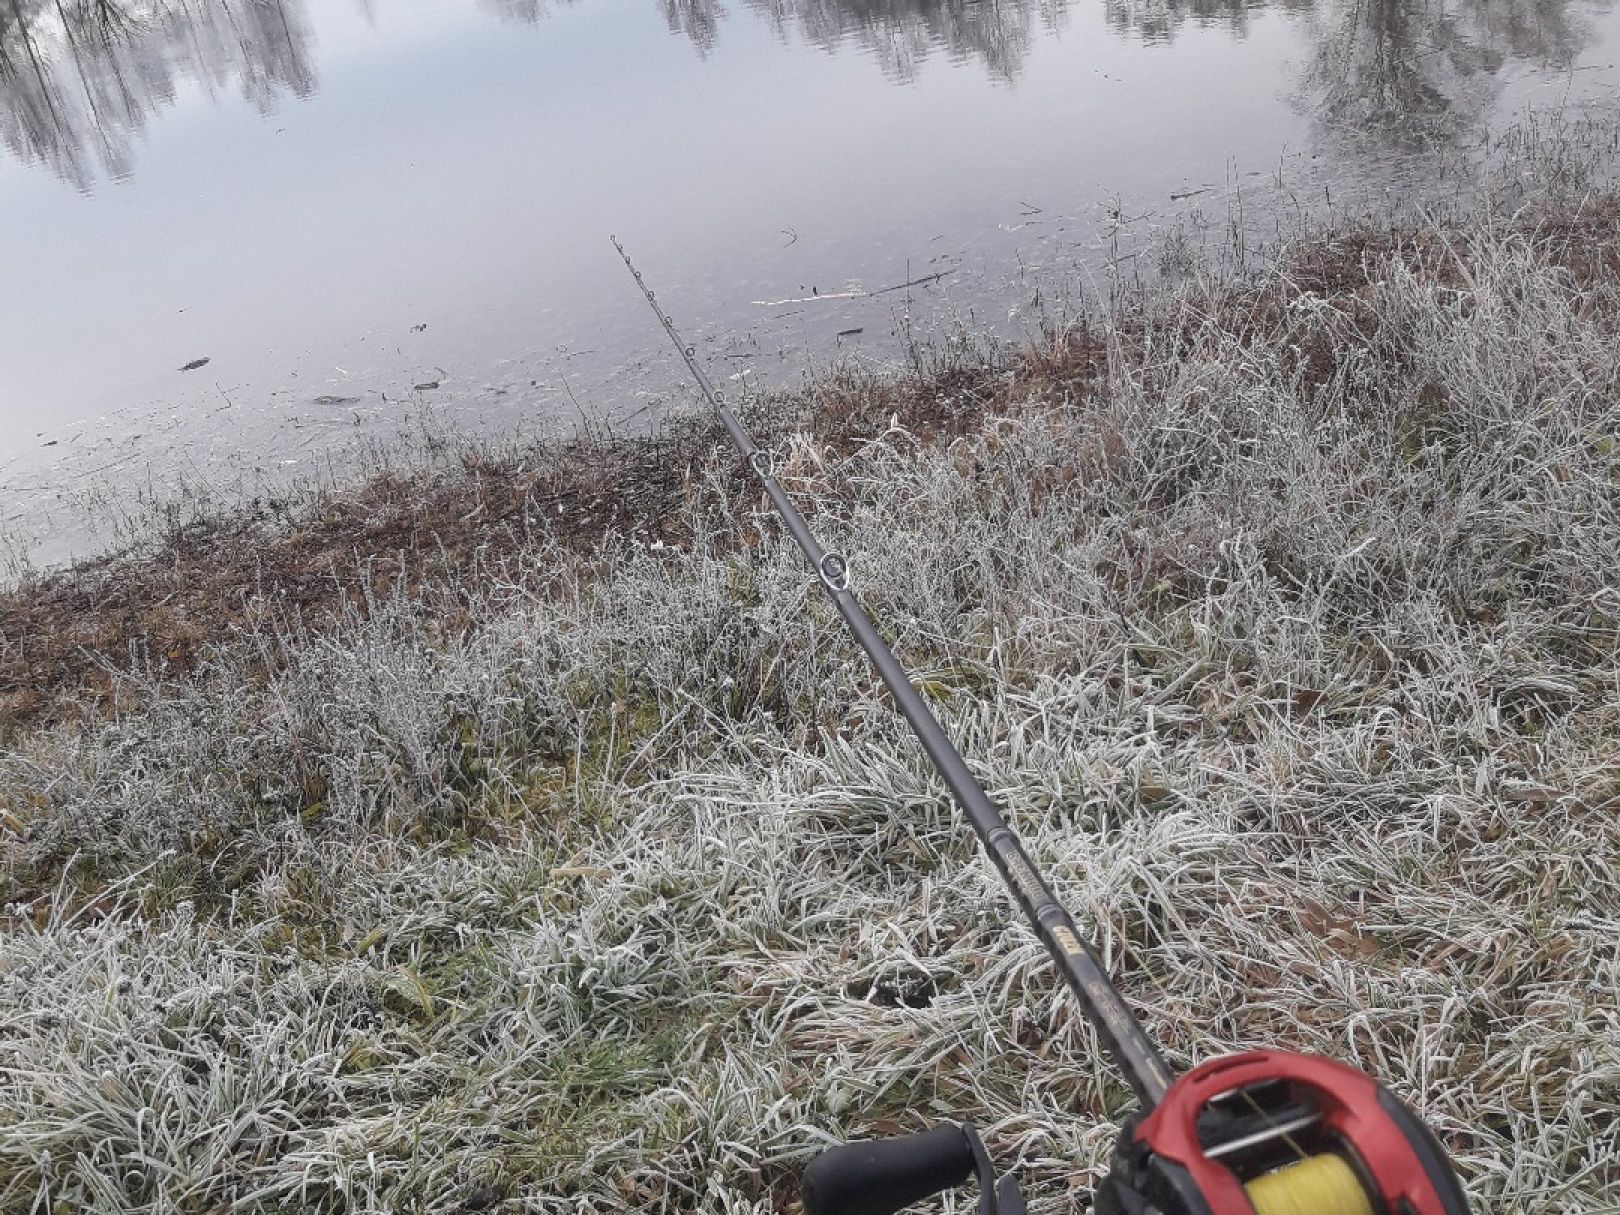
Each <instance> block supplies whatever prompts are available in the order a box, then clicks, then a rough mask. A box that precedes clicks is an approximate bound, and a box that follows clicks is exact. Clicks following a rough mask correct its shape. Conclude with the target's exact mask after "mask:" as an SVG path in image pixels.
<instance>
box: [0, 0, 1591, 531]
mask: <svg viewBox="0 0 1620 1215" xmlns="http://www.w3.org/2000/svg"><path fill="white" fill-rule="evenodd" d="M1617 59H1620V21H1617V18H1616V10H1615V8H1614V7H1613V5H1612V4H1611V3H1597V2H1588V0H1535V2H1524V0H1446V2H1445V3H1441V2H1439V0H1282V2H1281V3H1276V4H1259V3H1241V2H1234V3H1220V2H1210V0H1201V2H1198V3H1190V4H1189V3H1177V2H1172V0H1143V2H1141V3H1118V2H1115V0H1001V2H1000V3H981V2H976V0H950V2H944V3H940V2H935V0H729V2H728V3H726V4H724V5H721V4H716V3H710V2H708V0H575V2H572V3H569V2H565V0H558V2H553V3H546V2H545V0H0V274H3V275H4V279H3V281H0V422H3V427H0V529H3V530H5V531H8V532H10V533H11V535H12V537H13V540H12V543H13V545H14V546H20V547H22V548H26V549H31V550H32V551H33V552H34V553H36V555H38V556H39V557H41V558H44V559H53V558H59V557H61V556H63V555H65V554H67V553H69V552H71V551H76V550H77V551H83V550H84V549H85V548H86V547H88V546H91V545H93V544H94V543H95V536H94V534H93V533H92V532H90V531H87V530H86V529H85V524H84V521H83V518H82V509H81V508H82V507H83V506H84V503H85V502H86V500H87V499H96V498H98V497H100V496H102V495H107V496H117V495H118V494H119V493H124V492H127V491H128V489H129V487H131V486H142V487H149V488H150V489H152V490H153V491H155V492H157V493H159V494H161V493H163V492H166V490H167V489H168V488H169V487H171V486H172V485H173V484H174V483H175V482H176V481H177V480H178V479H180V478H185V479H187V480H189V481H190V482H192V483H203V484H215V485H226V484H241V483H249V484H251V483H253V482H254V481H255V480H258V479H263V480H267V481H270V482H274V481H275V479H276V478H277V477H285V476H287V475H294V476H296V475H299V474H310V473H312V472H314V470H316V469H317V468H320V467H324V466H325V464H326V463H327V462H333V461H335V462H337V463H341V461H342V459H343V458H345V457H344V456H343V455H342V454H341V453H352V451H353V450H354V447H355V444H356V441H357V440H358V441H363V440H364V439H366V438H368V437H383V436H387V435H391V434H396V433H397V432H398V430H399V428H400V427H402V426H406V427H409V426H411V425H419V424H422V418H423V416H424V414H425V413H433V411H438V412H439V414H442V416H444V417H448V418H450V419H451V420H453V421H454V422H455V423H457V424H458V425H461V426H465V427H469V428H472V429H479V428H485V429H490V430H493V431H504V430H506V429H509V428H511V427H512V426H514V425H517V424H526V425H528V426H529V427H530V428H536V427H544V426H546V425H557V424H561V423H564V422H567V423H571V422H572V421H573V420H575V419H577V418H579V417H581V416H583V417H587V418H593V419H602V418H606V419H609V420H611V421H613V422H614V423H615V424H616V425H620V426H626V427H630V426H637V425H643V424H645V420H646V419H647V418H649V417H652V416H655V415H656V413H657V412H658V411H659V410H660V409H662V408H663V407H664V406H665V404H666V403H667V400H668V398H669V396H670V394H672V393H675V394H678V393H679V392H680V391H683V390H682V389H680V388H679V384H680V381H679V379H678V377H677V375H676V374H675V371H674V369H673V368H672V367H671V366H670V365H669V362H668V360H667V359H666V357H665V355H664V352H663V350H662V348H661V345H660V343H661V342H662V340H663V339H662V335H661V334H660V333H659V332H658V331H657V330H656V328H654V327H653V325H652V323H651V318H650V317H649V316H648V315H647V314H646V312H645V309H644V306H643V305H642V304H641V303H640V301H639V299H638V298H637V297H636V295H635V294H634V292H633V290H632V289H631V286H630V284H629V282H628V280H627V278H626V277H625V275H624V272H623V270H622V268H620V267H619V266H618V265H617V263H616V260H615V258H614V255H613V251H612V249H611V247H610V246H609V244H608V241H607V236H608V233H610V232H614V233H617V234H618V235H619V237H620V238H621V239H623V240H624V241H625V242H626V243H627V245H628V246H629V247H630V249H631V251H632V253H633V254H635V255H636V256H637V257H638V258H639V260H640V262H641V263H642V265H643V269H644V270H645V271H646V272H647V274H648V275H649V277H650V278H651V279H652V281H653V282H654V283H655V284H656V286H657V287H658V289H659V292H660V298H661V299H662V300H664V301H665V302H666V303H668V304H669V306H670V307H671V309H672V311H673V312H674V314H675V317H676V320H677V322H678V323H685V324H686V325H687V326H688V327H689V329H690V331H691V333H690V335H691V336H692V337H694V338H696V339H697V340H698V341H699V342H700V343H701V344H702V345H703V346H704V349H705V351H706V353H707V355H708V357H710V358H711V359H712V360H713V361H714V363H715V365H716V366H717V367H719V368H722V369H724V370H725V371H727V372H728V373H730V374H736V375H744V374H748V375H753V376H757V377H759V378H760V379H762V380H766V381H777V382H780V381H782V380H784V379H789V378H791V377H793V376H796V375H798V374H801V373H802V372H803V371H805V370H806V369H808V368H812V367H814V366H817V365H820V364H823V363H825V362H826V361H827V360H829V359H832V358H836V357H846V358H851V357H852V358H856V359H867V360H871V361H872V362H873V363H874V364H875V365H884V364H885V363H887V362H888V361H890V360H892V359H894V358H895V356H896V352H897V348H898V341H897V338H896V331H897V330H900V329H903V327H904V324H905V321H906V318H907V317H908V316H911V317H914V318H915V320H916V322H917V323H918V324H920V325H923V326H924V327H925V328H927V327H933V328H937V327H938V326H939V325H941V324H948V323H950V322H952V321H957V320H960V321H964V322H966V323H969V324H971V325H973V326H975V327H977V328H984V327H992V328H995V329H998V330H1000V331H1002V332H1006V333H1011V334H1016V333H1018V332H1020V331H1023V330H1025V329H1031V328H1033V327H1034V326H1035V325H1036V324H1038V320H1039V316H1040V314H1041V310H1042V309H1043V307H1046V306H1049V305H1050V303H1051V295H1050V292H1051V290H1052V284H1053V283H1054V282H1059V281H1063V280H1064V279H1065V277H1066V278H1067V281H1069V282H1071V283H1072V282H1082V283H1084V282H1086V281H1088V279H1087V276H1088V275H1089V276H1090V279H1091V281H1093V282H1095V283H1096V284H1097V289H1098V290H1106V273H1105V272H1104V270H1103V269H1102V267H1104V266H1105V265H1106V264H1108V262H1109V261H1110V258H1111V257H1117V256H1118V255H1119V254H1120V253H1121V252H1122V251H1124V252H1128V251H1129V250H1131V249H1134V248H1137V247H1138V246H1139V245H1140V243H1141V241H1142V240H1143V239H1144V237H1145V236H1151V235H1152V234H1153V233H1157V232H1163V231H1168V230H1170V229H1172V228H1175V227H1177V226H1180V227H1181V228H1182V229H1183V230H1185V231H1188V232H1191V233H1192V234H1193V235H1194V236H1195V238H1197V239H1200V240H1203V241H1205V242H1213V243H1215V244H1220V243H1221V242H1226V241H1229V240H1230V239H1231V238H1232V227H1233V225H1237V226H1238V227H1239V228H1241V229H1245V230H1247V231H1249V232H1251V233H1253V234H1255V235H1264V234H1265V232H1266V231H1267V230H1268V228H1269V229H1273V230H1274V229H1275V225H1276V224H1277V223H1279V222H1280V218H1281V217H1283V216H1285V215H1287V214H1289V213H1297V214H1304V213H1307V212H1309V213H1310V214H1313V215H1316V214H1324V213H1325V214H1334V213H1340V212H1343V211H1346V210H1353V209H1355V208H1357V207H1361V206H1366V205H1370V204H1373V203H1377V202H1378V201H1379V200H1381V199H1388V198H1398V199H1406V200H1412V201H1424V200H1432V199H1444V198H1446V197H1448V195H1455V193H1456V191H1457V190H1459V189H1460V188H1462V186H1463V184H1464V182H1463V180H1462V177H1465V176H1466V174H1465V173H1464V170H1463V169H1462V168H1461V166H1462V165H1463V164H1464V163H1465V161H1466V158H1465V157H1463V156H1462V155H1460V150H1466V149H1471V148H1477V147H1479V146H1480V144H1481V141H1482V140H1486V139H1488V138H1489V136H1490V135H1491V133H1492V132H1493V131H1500V130H1502V129H1504V128H1505V127H1506V126H1507V125H1508V124H1509V123H1510V122H1512V121H1514V120H1516V119H1519V118H1522V116H1523V115H1524V114H1525V113H1527V112H1529V111H1531V110H1543V111H1544V110H1548V109H1562V110H1563V111H1565V112H1568V111H1580V110H1583V109H1584V110H1590V109H1592V108H1594V107H1596V108H1598V109H1600V110H1602V109H1605V108H1609V107H1612V106H1613V103H1614V96H1615V88H1616V82H1617V75H1616V71H1615V68H1614V63H1615V61H1616V60H1617ZM1459 175H1461V176H1459ZM1077 267H1078V268H1080V269H1081V274H1080V275H1079V276H1078V277H1076V276H1073V275H1065V272H1066V271H1069V270H1072V269H1074V268H1077ZM932 275H940V276H941V277H938V278H936V279H932V280H931V281H928V282H920V283H916V284H915V285H913V286H911V287H909V288H902V289H898V290H892V291H883V290H882V289H884V288H891V287H893V288H899V287H900V285H901V284H905V283H907V282H911V281H913V280H919V279H924V278H925V276H932ZM857 331H858V332H857ZM202 359H206V360H208V361H207V362H206V364H203V365H201V366H198V367H194V368H193V369H191V370H181V368H183V367H185V366H187V365H188V364H192V363H194V362H197V361H199V360H202ZM435 416H437V415H435ZM428 424H429V425H432V424H433V423H431V422H429V423H428ZM334 453H340V454H338V455H334ZM334 466H335V464H334Z"/></svg>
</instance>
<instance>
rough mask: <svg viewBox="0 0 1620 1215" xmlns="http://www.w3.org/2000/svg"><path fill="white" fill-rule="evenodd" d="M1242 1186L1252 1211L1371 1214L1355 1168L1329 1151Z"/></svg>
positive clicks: (1298, 1214)
mask: <svg viewBox="0 0 1620 1215" xmlns="http://www.w3.org/2000/svg"><path fill="white" fill-rule="evenodd" d="M1243 1188H1244V1190H1245V1191H1246V1192H1247V1193H1248V1195H1249V1201H1250V1202H1251V1203H1253V1204H1254V1210H1255V1215H1373V1209H1372V1203H1371V1202H1370V1201H1369V1200H1368V1198H1367V1192H1366V1191H1365V1190H1363V1189H1362V1188H1361V1180H1360V1179H1359V1178H1358V1177H1357V1176H1356V1174H1355V1170H1353V1169H1352V1168H1351V1167H1350V1166H1349V1165H1348V1164H1346V1163H1345V1162H1344V1160H1343V1158H1342V1157H1339V1156H1335V1155H1333V1154H1331V1153H1326V1154H1324V1155H1321V1156H1311V1157H1309V1158H1307V1159H1305V1160H1301V1161H1300V1162H1299V1163H1297V1164H1291V1165H1289V1166H1288V1167H1286V1168H1281V1169H1278V1170H1277V1171H1276V1172H1275V1173H1267V1174H1266V1175H1265V1176H1264V1177H1256V1178H1255V1179H1254V1180H1253V1181H1251V1182H1249V1184H1248V1185H1246V1186H1244V1187H1243Z"/></svg>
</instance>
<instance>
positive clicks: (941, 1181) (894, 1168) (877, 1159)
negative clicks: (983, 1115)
mask: <svg viewBox="0 0 1620 1215" xmlns="http://www.w3.org/2000/svg"><path fill="white" fill-rule="evenodd" d="M973 1166H974V1158H973V1148H972V1145H971V1144H970V1143H969V1142H968V1137H967V1134H966V1133H965V1132H964V1131H963V1130H962V1128H961V1127H960V1126H956V1125H954V1124H953V1123H949V1122H947V1123H944V1124H942V1125H940V1126H936V1127H935V1128H934V1129H933V1130H931V1131H922V1132H920V1133H919V1134H916V1135H903V1136H900V1137H899V1138H896V1139H868V1140H864V1141H862V1142H860V1143H845V1144H841V1145H840V1146H838V1147H835V1148H828V1149H827V1150H826V1151H825V1152H823V1153H821V1155H819V1156H817V1157H816V1158H815V1159H814V1160H812V1161H811V1162H810V1163H809V1164H808V1165H806V1166H805V1170H804V1173H803V1175H802V1176H801V1178H800V1180H799V1195H800V1198H801V1199H802V1200H803V1202H804V1210H805V1215H894V1212H896V1211H898V1210H900V1209H901V1208H903V1207H908V1206H910V1205H911V1204H912V1203H914V1202H920V1201H922V1200H923V1199H924V1198H927V1197H928V1196H929V1195H930V1194H937V1193H939V1191H941V1190H948V1189H950V1188H951V1187H952V1186H956V1185H960V1184H961V1183H962V1182H963V1181H965V1180H966V1179H967V1175H968V1174H969V1173H971V1172H972V1171H973Z"/></svg>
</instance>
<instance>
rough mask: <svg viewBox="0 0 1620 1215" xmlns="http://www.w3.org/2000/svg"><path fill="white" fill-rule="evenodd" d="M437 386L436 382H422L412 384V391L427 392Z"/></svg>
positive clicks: (437, 382)
mask: <svg viewBox="0 0 1620 1215" xmlns="http://www.w3.org/2000/svg"><path fill="white" fill-rule="evenodd" d="M438 386H439V381H438V380H423V381H422V382H421V383H420V384H413V385H412V386H411V387H412V390H413V391H416V392H429V391H431V390H433V389H435V388H437V387H438Z"/></svg>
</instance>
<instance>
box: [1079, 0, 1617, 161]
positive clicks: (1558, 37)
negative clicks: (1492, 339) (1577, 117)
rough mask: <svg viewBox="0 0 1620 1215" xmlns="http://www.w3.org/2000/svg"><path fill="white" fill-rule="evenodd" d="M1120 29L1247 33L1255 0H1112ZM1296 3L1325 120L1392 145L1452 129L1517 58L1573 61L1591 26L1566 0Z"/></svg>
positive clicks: (1159, 34) (1304, 78) (1147, 37)
mask: <svg viewBox="0 0 1620 1215" xmlns="http://www.w3.org/2000/svg"><path fill="white" fill-rule="evenodd" d="M1107 6H1108V9H1107V11H1108V21H1109V24H1110V26H1112V27H1113V28H1114V29H1115V30H1116V31H1118V32H1119V33H1120V34H1122V35H1127V36H1130V35H1134V36H1136V37H1139V38H1142V39H1143V40H1144V41H1149V42H1167V41H1169V40H1171V39H1173V38H1174V37H1175V36H1176V34H1177V33H1178V32H1179V31H1180V30H1181V29H1182V27H1183V26H1184V25H1186V24H1187V23H1188V22H1191V23H1192V24H1194V25H1195V26H1198V25H1214V24H1220V25H1225V26H1228V27H1230V28H1232V29H1234V30H1236V31H1237V32H1238V33H1239V34H1241V33H1242V32H1243V31H1244V30H1245V28H1246V26H1247V23H1248V20H1249V14H1250V12H1251V11H1252V10H1254V9H1255V8H1256V7H1257V6H1256V5H1255V4H1254V3H1253V2H1252V0H1107ZM1260 7H1271V8H1285V9H1290V10H1295V11H1297V12H1299V13H1300V15H1301V18H1302V22H1301V24H1302V25H1303V27H1304V28H1305V29H1306V30H1308V31H1309V32H1310V36H1311V42H1312V44H1313V45H1312V50H1311V53H1310V58H1309V60H1308V62H1307V65H1306V67H1305V70H1304V71H1303V73H1302V75H1301V78H1300V81H1299V85H1300V90H1301V93H1302V96H1303V101H1304V104H1305V106H1306V107H1307V108H1308V109H1309V110H1310V111H1311V112H1312V113H1313V114H1314V115H1315V116H1316V118H1317V119H1318V120H1319V121H1321V122H1322V123H1323V124H1324V125H1326V126H1328V127H1331V128H1333V129H1335V130H1338V131H1343V132H1352V133H1361V134H1369V135H1373V136H1375V137H1377V138H1378V139H1379V140H1380V141H1381V142H1385V143H1390V144H1422V143H1429V142H1433V141H1436V140H1443V139H1449V138H1453V137H1455V136H1456V135H1457V134H1458V132H1459V130H1460V129H1461V128H1463V127H1465V126H1467V125H1468V124H1470V123H1472V122H1474V121H1476V120H1477V119H1478V118H1479V117H1480V116H1481V115H1482V114H1483V113H1484V112H1485V106H1484V104H1483V103H1484V102H1485V101H1486V99H1487V97H1488V91H1489V90H1490V89H1491V87H1492V86H1493V84H1494V77H1495V75H1496V73H1497V72H1498V71H1499V70H1500V69H1501V68H1502V66H1503V65H1504V64H1505V63H1506V62H1507V61H1508V60H1509V59H1520V60H1524V61H1527V62H1529V63H1532V64H1534V65H1535V66H1536V67H1537V68H1540V69H1542V70H1559V69H1567V68H1568V67H1570V66H1571V64H1572V63H1573V61H1574V59H1575V56H1576V55H1577V54H1578V53H1579V52H1580V50H1581V48H1582V47H1583V46H1584V45H1585V43H1586V41H1587V39H1588V38H1589V37H1590V29H1589V27H1588V26H1587V25H1586V23H1585V22H1583V21H1582V19H1581V18H1580V17H1578V16H1577V15H1576V14H1575V13H1573V12H1572V11H1571V9H1572V6H1571V4H1570V0H1274V2H1273V3H1271V4H1269V5H1265V6H1260Z"/></svg>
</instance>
